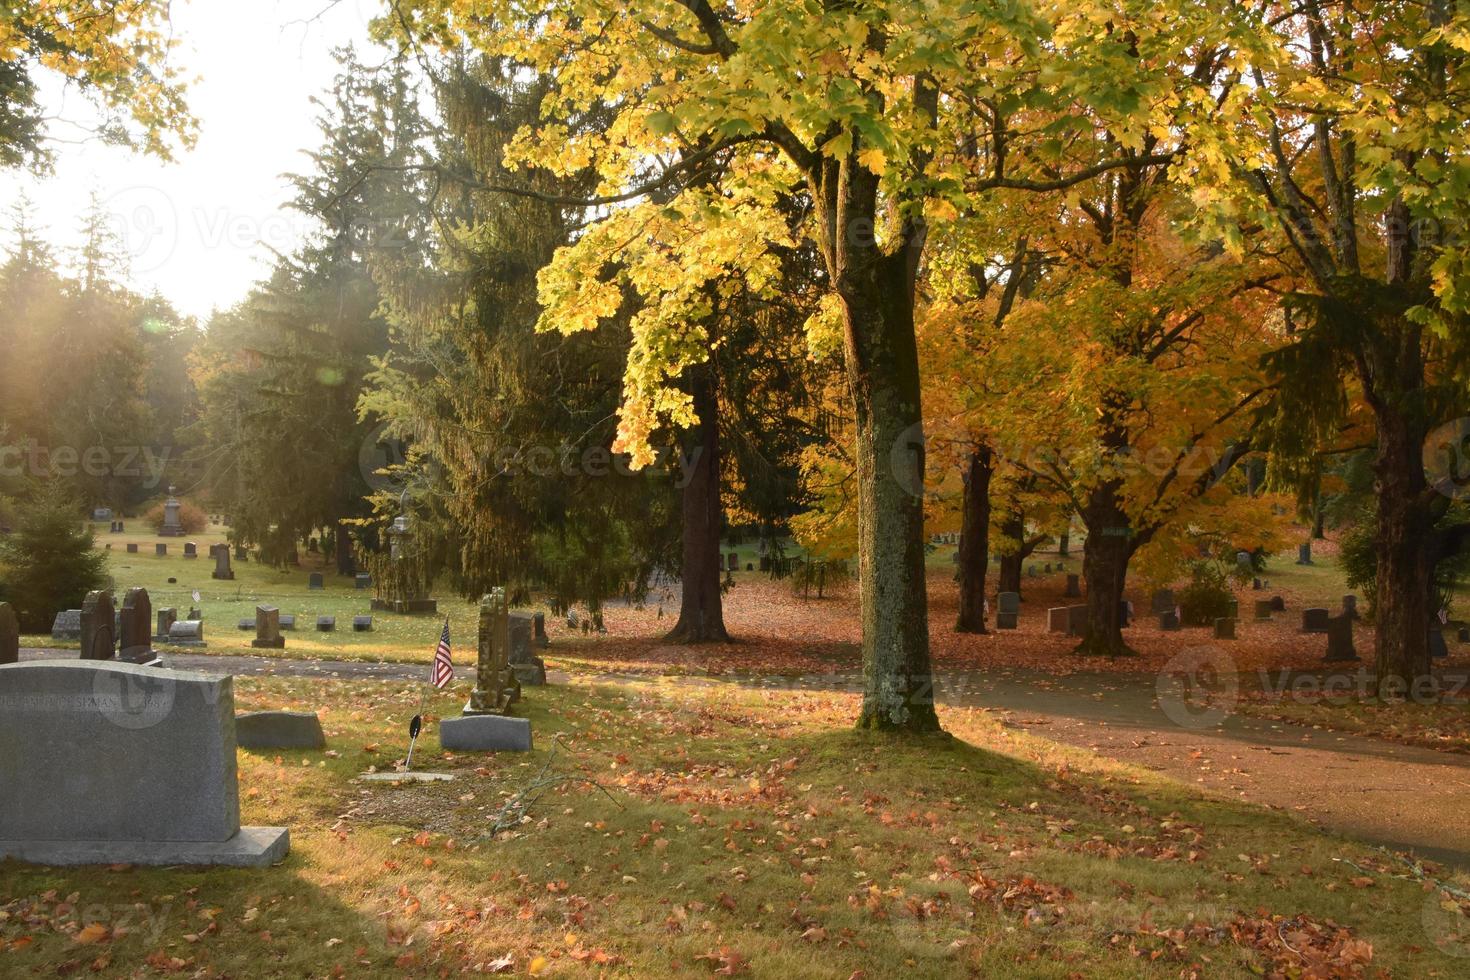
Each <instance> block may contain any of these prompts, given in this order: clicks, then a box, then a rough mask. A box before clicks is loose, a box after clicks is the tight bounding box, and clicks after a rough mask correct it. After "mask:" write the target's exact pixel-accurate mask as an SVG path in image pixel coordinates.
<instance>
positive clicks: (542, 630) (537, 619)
mask: <svg viewBox="0 0 1470 980" xmlns="http://www.w3.org/2000/svg"><path fill="white" fill-rule="evenodd" d="M531 625H532V626H533V627H534V628H535V635H534V636H533V639H534V640H535V641H536V645H537V646H538V647H549V646H551V637H549V636H547V635H546V614H545V613H544V612H538V613H537V614H536V615H535V616H533V617H531Z"/></svg>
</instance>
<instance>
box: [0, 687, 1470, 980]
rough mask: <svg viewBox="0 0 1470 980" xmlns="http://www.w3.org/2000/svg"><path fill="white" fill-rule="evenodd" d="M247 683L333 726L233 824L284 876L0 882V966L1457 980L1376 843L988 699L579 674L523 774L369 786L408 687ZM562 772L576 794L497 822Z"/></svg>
mask: <svg viewBox="0 0 1470 980" xmlns="http://www.w3.org/2000/svg"><path fill="white" fill-rule="evenodd" d="M236 683H237V691H238V693H237V701H238V705H237V706H238V707H239V708H241V709H242V710H243V709H251V708H261V707H285V708H304V709H316V710H319V711H320V712H321V713H322V716H323V720H324V724H325V727H326V729H327V731H328V733H329V738H330V742H331V746H332V748H331V751H330V752H329V753H326V754H323V753H308V752H281V753H251V752H243V751H242V752H241V756H240V758H241V787H242V804H243V810H244V816H245V819H246V821H247V822H250V823H284V824H288V825H289V826H290V827H291V829H292V838H293V851H292V854H291V856H290V858H289V859H288V860H287V861H286V862H285V863H284V864H283V865H281V866H279V867H277V868H273V869H270V870H267V871H210V872H203V871H185V870H178V869H174V870H167V869H121V870H106V869H72V870H67V869H32V868H19V867H15V866H0V940H3V942H0V950H3V951H0V973H3V974H5V975H8V976H22V975H30V974H31V973H33V972H34V973H46V974H50V973H57V972H60V973H66V972H73V971H75V972H82V973H84V972H86V971H87V970H88V968H89V967H93V966H95V965H96V961H97V960H98V958H105V960H106V962H105V963H104V964H103V965H102V966H101V967H100V968H99V972H104V973H108V974H109V975H111V974H127V973H131V972H133V971H135V970H137V971H140V972H142V973H145V974H147V973H152V972H159V973H162V972H169V971H177V972H179V973H181V974H187V975H199V976H218V975H234V976H280V977H301V976H311V977H317V976H333V975H337V976H344V975H345V976H385V977H386V976H400V975H405V974H408V975H431V974H432V975H453V974H458V973H461V972H465V971H470V970H475V969H477V968H483V967H485V965H486V964H490V963H493V962H496V961H501V962H506V963H508V966H507V971H508V972H511V973H515V974H519V975H525V974H527V973H531V972H534V973H541V974H547V975H550V974H571V975H578V976H581V975H589V970H591V971H595V972H596V973H597V974H598V975H612V976H679V975H690V976H700V975H705V976H707V975H710V974H711V973H712V972H714V971H715V970H717V969H726V968H728V969H729V971H730V972H731V973H738V974H742V975H751V976H757V977H790V976H803V977H808V976H810V977H832V978H839V980H840V978H847V977H851V976H853V975H854V974H855V973H857V971H863V972H864V975H866V976H869V977H884V976H894V975H898V974H900V973H902V974H903V975H905V976H914V977H950V976H957V975H972V976H987V977H1056V976H1067V975H1076V976H1087V977H1118V978H1123V977H1161V978H1162V977H1177V976H1181V975H1190V971H1191V970H1194V971H1197V973H1198V974H1202V975H1207V976H1237V975H1249V974H1251V973H1263V972H1267V971H1268V970H1269V969H1272V968H1275V969H1278V970H1283V971H1287V972H1290V973H1292V974H1293V975H1296V974H1300V973H1301V972H1304V971H1303V966H1304V964H1305V962H1306V960H1305V959H1304V957H1312V956H1314V955H1316V954H1315V952H1314V950H1317V949H1324V950H1325V949H1327V948H1328V947H1333V948H1334V949H1335V950H1336V951H1335V952H1330V953H1326V954H1325V955H1326V956H1327V958H1328V962H1330V963H1331V964H1334V965H1332V966H1330V967H1329V968H1327V970H1326V972H1321V973H1320V975H1333V976H1350V975H1353V974H1352V972H1351V967H1352V964H1351V962H1349V960H1350V959H1351V957H1348V958H1346V959H1345V958H1343V951H1344V950H1345V949H1346V950H1348V951H1349V952H1352V951H1354V950H1360V949H1361V947H1355V946H1350V945H1349V946H1344V943H1348V942H1357V941H1362V942H1366V943H1370V944H1371V945H1372V947H1373V964H1372V966H1373V967H1374V968H1380V967H1381V968H1383V969H1385V970H1387V971H1390V972H1393V973H1398V974H1401V975H1406V976H1436V975H1438V976H1455V975H1463V966H1464V961H1463V960H1458V959H1454V958H1451V957H1447V956H1445V955H1443V954H1442V953H1441V952H1440V950H1439V949H1438V948H1437V947H1436V942H1446V944H1447V946H1448V941H1447V938H1446V937H1447V935H1448V933H1447V932H1446V929H1448V928H1449V927H1450V925H1453V923H1449V924H1446V923H1447V920H1442V919H1436V918H1433V917H1432V916H1428V915H1427V913H1426V909H1427V908H1429V906H1431V905H1432V906H1433V907H1434V909H1438V907H1439V905H1438V899H1437V898H1435V896H1434V895H1433V894H1432V893H1431V894H1426V893H1425V892H1424V891H1422V890H1421V889H1420V887H1419V886H1418V885H1417V884H1415V883H1410V882H1405V881H1401V880H1398V879H1397V878H1395V877H1393V876H1392V875H1391V874H1389V873H1384V872H1386V871H1388V870H1390V868H1389V866H1388V865H1387V864H1386V863H1384V862H1383V859H1382V856H1381V855H1378V854H1376V853H1375V852H1371V851H1368V850H1367V849H1365V848H1362V847H1359V846H1355V845H1352V844H1349V843H1347V842H1344V841H1342V840H1340V839H1337V838H1334V837H1332V836H1329V835H1326V834H1322V833H1319V832H1317V831H1314V830H1312V829H1311V828H1309V827H1308V826H1306V825H1305V824H1302V823H1299V822H1296V821H1294V820H1293V819H1291V818H1290V817H1287V816H1284V815H1280V814H1276V813H1272V812H1268V811H1265V810H1261V809H1256V808H1252V807H1248V806H1245V805H1242V804H1239V803H1237V802H1233V801H1225V800H1217V799H1206V798H1203V797H1200V796H1198V795H1196V794H1194V793H1192V792H1191V791H1189V790H1188V789H1187V788H1184V787H1181V786H1179V785H1178V784H1174V783H1170V782H1167V781H1165V780H1163V779H1161V778H1159V777H1156V776H1154V775H1152V774H1150V773H1146V772H1143V771H1139V770H1133V769H1130V768H1127V767H1124V766H1121V765H1118V764H1115V763H1110V762H1106V761H1100V760H1096V759H1093V758H1091V757H1090V756H1089V755H1088V754H1087V753H1083V752H1080V751H1076V750H1071V749H1067V748H1064V747H1060V746H1057V745H1055V744H1053V743H1049V742H1046V741H1044V740H1041V739H1037V738H1033V737H1031V736H1028V735H1024V734H1018V733H1014V732H1010V733H1005V732H1004V731H1003V730H1002V729H1001V728H1000V727H999V725H998V724H997V723H996V722H995V721H994V720H992V718H991V717H990V716H989V715H988V714H986V713H985V712H982V711H955V712H948V713H946V715H945V718H944V721H945V723H946V725H947V726H948V727H949V729H950V730H951V731H952V732H954V733H955V734H956V735H957V736H959V737H958V738H956V739H954V740H940V739H927V740H920V741H916V742H905V741H900V740H893V739H890V738H885V737H875V736H870V735H862V734H858V733H855V732H853V731H852V730H851V728H850V724H851V721H852V718H853V717H854V716H855V711H856V704H855V701H854V700H853V699H852V698H851V697H847V696H842V695H831V694H802V693H792V692H751V691H746V690H743V689H740V688H737V687H734V686H732V685H723V684H716V685H712V686H697V687H696V686H689V685H679V684H677V683H675V682H671V681H670V682H660V683H654V684H645V685H637V686H617V685H599V686H593V685H591V684H585V683H583V684H577V685H574V686H572V687H564V688H544V689H536V690H531V691H529V692H528V694H527V697H526V699H525V701H524V703H523V704H524V710H525V711H526V712H527V714H528V716H529V717H530V718H531V719H532V722H533V724H534V726H535V729H536V733H537V734H536V737H537V744H538V749H537V751H536V752H534V753H531V754H530V755H529V756H514V755H499V756H496V755H477V756H463V757H457V758H451V757H449V756H446V755H445V754H443V753H442V752H440V751H439V750H438V748H437V740H436V739H435V737H434V735H435V732H434V725H433V724H432V723H431V724H430V725H429V727H428V730H427V733H426V738H425V742H424V744H421V746H420V748H421V751H422V755H421V756H420V759H421V760H422V767H424V768H433V769H438V770H444V771H452V772H454V773H455V774H456V775H457V776H458V779H457V780H456V781H455V782H453V783H448V784H434V785H428V786H423V785H414V786H408V785H405V786H398V787H395V786H392V785H388V786H376V787H368V786H366V785H363V784H358V783H355V782H353V781H352V778H353V776H354V775H356V774H357V773H359V772H361V771H363V770H364V769H366V768H367V767H369V766H372V765H377V766H384V765H387V764H389V763H390V762H391V760H392V759H393V758H395V757H397V756H398V755H401V753H402V750H403V747H404V746H403V742H404V735H403V733H402V728H403V724H404V721H405V720H406V718H407V717H408V716H409V715H410V714H411V713H412V711H413V709H414V706H415V704H416V701H417V698H418V689H417V688H415V687H414V686H412V685H404V684H394V683H369V682H343V681H326V682H322V681H316V680H312V681H308V680H302V679H281V678H240V679H237V682H236ZM461 687H462V685H461ZM463 697H464V691H463V690H462V689H461V690H457V691H453V692H449V693H445V694H443V695H440V696H437V697H435V698H434V699H433V700H432V702H431V711H432V712H436V713H440V714H448V713H451V712H455V711H457V709H458V707H459V705H460V702H461V701H462V700H463ZM554 735H561V736H562V737H563V740H564V748H562V749H560V750H558V754H557V758H556V759H554V760H552V759H550V749H551V747H552V738H553V736H554ZM548 762H549V764H550V767H551V771H552V772H554V773H558V774H560V775H562V776H564V777H566V781H565V782H562V783H561V784H559V785H557V786H555V787H553V788H550V789H549V790H548V791H547V792H546V795H545V796H544V797H542V798H541V799H540V802H539V805H538V806H536V807H535V808H534V810H533V811H532V812H531V814H530V816H529V817H528V819H527V820H526V822H525V823H523V824H522V825H521V826H520V827H519V828H518V830H516V831H515V832H513V833H510V834H505V835H501V836H499V837H490V836H488V835H487V829H488V827H489V825H490V818H491V816H492V815H493V814H495V813H496V812H497V811H498V810H499V809H500V807H501V806H502V805H503V803H504V802H505V800H506V799H507V798H508V797H509V795H510V794H512V793H514V792H516V791H517V790H519V789H521V788H523V787H525V786H527V785H529V784H530V783H531V782H532V780H533V778H534V777H535V776H536V775H537V773H539V772H540V771H541V769H542V767H543V766H546V765H547V764H548ZM590 780H595V781H596V782H597V784H598V785H599V786H600V787H602V789H599V788H596V787H594V786H593V785H592V784H591V783H590V782H589V781H590ZM603 789H605V790H606V791H607V792H606V793H604V792H603ZM608 794H611V796H609V795H608ZM1348 860H1351V861H1353V862H1355V863H1356V864H1357V865H1360V866H1361V869H1360V868H1356V867H1353V866H1352V865H1350V864H1347V863H1346V861H1348ZM1380 867H1381V868H1383V869H1384V871H1379V870H1377V869H1378V868H1380ZM1362 869H1366V870H1362ZM1427 903H1428V904H1427ZM1434 909H1430V911H1431V912H1432V911H1433V910H1434ZM1444 914H1446V915H1447V914H1448V913H1444ZM1273 917H1275V918H1273ZM124 919H126V920H127V921H126V922H125V923H124V922H123V920H124ZM1329 920H1330V921H1331V922H1333V923H1336V924H1337V926H1335V927H1333V926H1326V925H1323V923H1326V922H1328V921H1329ZM89 921H92V922H96V923H98V924H99V925H100V926H101V927H102V928H101V931H99V930H97V929H94V930H92V932H91V933H90V934H84V935H86V936H90V937H91V938H98V939H100V940H101V941H100V942H98V943H95V944H89V945H84V944H81V943H79V942H78V941H77V938H76V937H77V935H78V934H79V932H80V930H81V929H82V928H83V926H85V925H86V924H87V923H88V922H89ZM1456 921H1458V920H1456ZM1263 923H1264V925H1263ZM123 924H125V925H131V926H133V927H134V928H132V929H131V930H130V931H126V932H125V933H124V934H122V935H115V934H114V933H113V932H108V931H107V930H108V929H115V927H116V926H118V925H123ZM1339 927H1340V930H1341V931H1338V928H1339ZM1313 936H1316V937H1317V942H1316V943H1315V945H1314V943H1313V941H1312V940H1313ZM1324 937H1325V938H1324ZM18 940H28V941H25V942H22V944H21V945H20V946H18V947H17V946H16V945H15V944H16V942H17V941H18ZM1283 943H1286V944H1287V945H1283ZM7 946H8V947H10V948H8V949H6V948H4V947H7ZM1449 948H1451V949H1452V950H1454V951H1459V950H1458V947H1453V946H1449ZM1292 950H1295V952H1293V951H1292ZM150 958H151V960H150ZM150 963H151V964H152V965H150ZM1344 964H1346V965H1344Z"/></svg>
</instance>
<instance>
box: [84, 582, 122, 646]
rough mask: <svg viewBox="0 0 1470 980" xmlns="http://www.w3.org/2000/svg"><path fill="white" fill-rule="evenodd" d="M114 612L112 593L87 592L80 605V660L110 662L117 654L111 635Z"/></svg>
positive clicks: (101, 590) (100, 590)
mask: <svg viewBox="0 0 1470 980" xmlns="http://www.w3.org/2000/svg"><path fill="white" fill-rule="evenodd" d="M114 622H115V610H114V608H113V602H112V593H111V592H109V591H107V590H106V589H98V590H97V591H95V592H88V593H87V598H86V601H85V602H83V603H82V659H83V660H111V659H112V658H113V657H114V656H116V654H117V637H116V636H114V635H113V632H112V629H113V623H114Z"/></svg>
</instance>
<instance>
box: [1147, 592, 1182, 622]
mask: <svg viewBox="0 0 1470 980" xmlns="http://www.w3.org/2000/svg"><path fill="white" fill-rule="evenodd" d="M1175 605H1177V603H1176V602H1175V601H1174V590H1173V589H1159V590H1158V591H1157V592H1155V593H1154V594H1153V598H1152V599H1151V600H1150V602H1149V609H1150V610H1151V611H1152V612H1153V614H1154V615H1155V616H1162V615H1163V614H1164V613H1166V612H1167V613H1171V612H1173V611H1174V607H1175Z"/></svg>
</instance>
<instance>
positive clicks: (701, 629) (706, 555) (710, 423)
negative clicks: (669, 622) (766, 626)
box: [664, 363, 730, 643]
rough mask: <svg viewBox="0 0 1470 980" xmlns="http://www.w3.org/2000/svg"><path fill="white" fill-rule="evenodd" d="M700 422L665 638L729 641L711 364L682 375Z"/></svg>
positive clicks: (691, 449)
mask: <svg viewBox="0 0 1470 980" xmlns="http://www.w3.org/2000/svg"><path fill="white" fill-rule="evenodd" d="M685 383H686V387H687V390H688V391H689V395H690V397H691V398H692V399H693V400H694V411H695V412H696V413H697V414H698V416H699V422H698V423H697V424H696V425H695V426H694V427H693V428H692V429H690V431H689V439H688V443H687V456H686V458H688V459H689V467H690V469H689V472H688V473H687V474H684V476H685V477H686V478H687V480H688V482H687V483H685V484H684V490H683V498H682V501H681V504H682V507H681V510H682V519H683V524H684V532H683V534H684V540H683V548H684V553H683V562H682V567H681V576H682V583H683V596H682V597H681V599H680V603H679V621H678V622H677V623H675V624H674V628H673V629H672V630H671V631H670V632H669V634H668V636H666V637H664V639H665V641H666V642H669V643H728V642H729V641H730V635H729V634H728V633H727V632H726V631H725V612H724V606H723V604H722V600H721V594H720V526H721V524H722V523H723V517H724V512H723V510H722V508H721V505H720V420H719V407H720V406H719V392H718V390H717V382H716V378H715V375H714V367H713V365H711V364H708V363H706V364H701V365H698V366H696V367H692V368H690V369H689V370H688V372H687V373H686V375H685Z"/></svg>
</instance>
